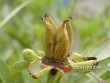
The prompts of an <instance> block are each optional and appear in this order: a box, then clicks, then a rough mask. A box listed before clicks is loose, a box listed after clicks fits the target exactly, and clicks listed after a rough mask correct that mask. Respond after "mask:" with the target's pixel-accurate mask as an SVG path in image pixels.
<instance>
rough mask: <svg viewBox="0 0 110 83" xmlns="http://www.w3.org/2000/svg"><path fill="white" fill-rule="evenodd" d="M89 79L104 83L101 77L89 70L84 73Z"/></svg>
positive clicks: (95, 82) (96, 82)
mask: <svg viewBox="0 0 110 83" xmlns="http://www.w3.org/2000/svg"><path fill="white" fill-rule="evenodd" d="M86 75H87V76H88V77H89V78H90V79H91V80H93V81H94V83H105V81H104V80H103V79H101V78H100V77H98V76H97V75H95V74H94V73H93V72H90V73H88V74H86Z"/></svg>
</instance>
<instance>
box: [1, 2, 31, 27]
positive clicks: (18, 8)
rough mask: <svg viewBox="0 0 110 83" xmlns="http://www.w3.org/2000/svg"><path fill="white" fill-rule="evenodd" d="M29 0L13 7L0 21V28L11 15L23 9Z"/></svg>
mask: <svg viewBox="0 0 110 83" xmlns="http://www.w3.org/2000/svg"><path fill="white" fill-rule="evenodd" d="M29 2H30V1H29V0H28V1H25V2H24V3H22V4H21V5H19V6H18V7H17V8H15V9H14V10H13V11H12V12H11V13H10V14H9V15H8V16H7V17H6V18H5V19H4V20H3V21H1V22H0V28H1V27H3V26H4V25H5V24H6V23H7V22H8V21H9V20H10V19H11V18H12V17H13V16H15V15H16V14H17V13H18V12H19V11H20V10H21V9H23V8H24V7H25V6H26V5H28V4H29Z"/></svg>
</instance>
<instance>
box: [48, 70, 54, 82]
mask: <svg viewBox="0 0 110 83" xmlns="http://www.w3.org/2000/svg"><path fill="white" fill-rule="evenodd" d="M55 77H56V75H52V73H51V71H50V72H49V75H48V80H47V83H55Z"/></svg>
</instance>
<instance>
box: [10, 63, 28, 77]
mask: <svg viewBox="0 0 110 83" xmlns="http://www.w3.org/2000/svg"><path fill="white" fill-rule="evenodd" d="M28 65H29V62H28V61H20V62H16V63H14V64H13V66H12V67H11V69H10V70H11V72H12V74H13V75H15V74H18V73H19V72H21V71H22V70H23V69H25V68H27V67H28Z"/></svg>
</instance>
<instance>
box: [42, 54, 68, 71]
mask: <svg viewBox="0 0 110 83" xmlns="http://www.w3.org/2000/svg"><path fill="white" fill-rule="evenodd" d="M41 63H42V64H45V65H47V66H53V67H54V68H55V69H57V68H58V69H61V70H63V69H64V67H65V64H68V61H67V59H65V60H63V61H59V60H56V59H54V58H49V57H47V56H44V57H42V59H41Z"/></svg>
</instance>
